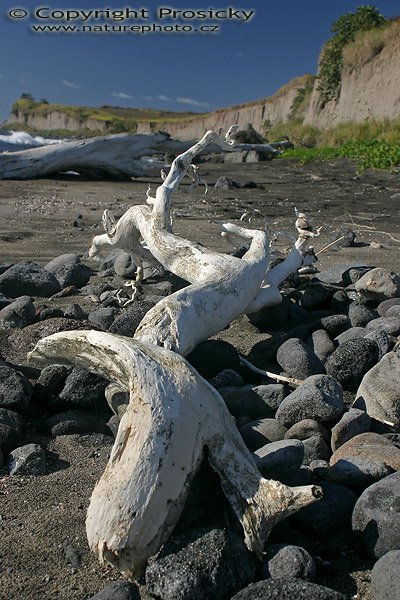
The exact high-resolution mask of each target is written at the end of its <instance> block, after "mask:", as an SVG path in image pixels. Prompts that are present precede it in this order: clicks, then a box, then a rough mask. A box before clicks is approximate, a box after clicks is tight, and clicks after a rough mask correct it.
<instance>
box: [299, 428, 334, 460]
mask: <svg viewBox="0 0 400 600" xmlns="http://www.w3.org/2000/svg"><path fill="white" fill-rule="evenodd" d="M303 446H304V459H303V465H306V466H309V465H310V464H311V463H312V462H313V461H314V460H328V459H329V457H330V455H331V453H330V450H329V447H328V445H327V443H326V442H325V441H324V440H323V439H322V437H321V436H319V435H314V436H311V437H309V438H307V439H306V440H303Z"/></svg>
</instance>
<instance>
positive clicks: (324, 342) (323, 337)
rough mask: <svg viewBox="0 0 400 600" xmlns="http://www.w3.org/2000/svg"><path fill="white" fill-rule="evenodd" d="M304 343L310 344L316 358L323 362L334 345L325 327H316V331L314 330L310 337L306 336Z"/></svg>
mask: <svg viewBox="0 0 400 600" xmlns="http://www.w3.org/2000/svg"><path fill="white" fill-rule="evenodd" d="M306 343H307V344H308V345H309V346H310V348H311V349H312V351H313V352H314V354H315V355H316V356H317V358H319V360H320V361H321V362H323V363H325V362H326V360H327V358H328V357H329V356H330V355H331V354H332V352H334V350H335V345H334V343H333V342H332V340H331V338H330V337H329V335H328V334H327V332H326V331H325V329H317V331H314V332H313V333H312V334H311V335H310V337H309V338H307V340H306Z"/></svg>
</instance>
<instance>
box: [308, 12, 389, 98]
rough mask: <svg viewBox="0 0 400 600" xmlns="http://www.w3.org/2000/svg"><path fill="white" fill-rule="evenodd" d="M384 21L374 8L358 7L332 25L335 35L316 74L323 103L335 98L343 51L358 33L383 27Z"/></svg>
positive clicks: (337, 92)
mask: <svg viewBox="0 0 400 600" xmlns="http://www.w3.org/2000/svg"><path fill="white" fill-rule="evenodd" d="M385 22H386V20H385V17H383V16H382V15H381V14H380V13H379V11H378V9H376V8H375V7H374V6H359V7H358V8H357V10H356V11H355V13H345V14H344V15H341V16H340V17H339V18H338V19H337V20H336V21H335V22H334V23H333V25H332V27H331V31H332V32H333V33H334V34H335V35H334V36H333V37H332V38H331V39H330V40H329V42H327V44H326V45H325V48H324V50H323V53H322V58H321V64H320V69H319V73H318V79H319V83H318V90H319V93H320V95H321V99H322V101H323V103H326V102H328V101H329V100H333V99H334V98H337V97H338V96H339V93H340V83H341V76H342V69H343V50H344V48H345V46H346V45H347V44H349V43H350V42H353V41H354V40H355V38H356V36H357V34H358V33H359V32H363V31H366V30H371V29H374V28H376V27H382V26H384V24H385Z"/></svg>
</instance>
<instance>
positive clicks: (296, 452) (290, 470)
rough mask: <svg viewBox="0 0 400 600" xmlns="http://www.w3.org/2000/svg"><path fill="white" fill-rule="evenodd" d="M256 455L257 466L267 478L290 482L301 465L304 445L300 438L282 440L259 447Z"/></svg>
mask: <svg viewBox="0 0 400 600" xmlns="http://www.w3.org/2000/svg"><path fill="white" fill-rule="evenodd" d="M255 457H256V462H257V466H258V468H259V469H260V472H261V473H262V474H263V476H264V477H265V478H266V479H276V480H278V481H281V482H282V483H289V482H290V481H291V479H292V477H293V475H294V473H296V472H297V471H298V470H299V469H300V467H301V464H302V462H303V458H304V447H303V443H302V442H300V440H280V441H278V442H272V443H270V444H266V445H265V446H263V447H262V448H259V449H258V450H257V451H256V452H255Z"/></svg>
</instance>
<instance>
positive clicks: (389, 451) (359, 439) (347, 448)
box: [330, 432, 400, 471]
mask: <svg viewBox="0 0 400 600" xmlns="http://www.w3.org/2000/svg"><path fill="white" fill-rule="evenodd" d="M354 458H364V459H366V460H369V461H371V462H378V463H384V464H385V465H388V466H389V467H390V468H392V469H393V470H394V471H397V470H400V448H397V447H396V446H395V445H394V444H393V443H392V442H391V441H390V440H389V439H388V438H386V437H385V436H383V435H380V434H379V433H373V432H367V433H360V434H358V435H356V436H354V437H352V438H351V439H350V440H349V441H348V442H345V443H344V444H342V445H341V446H340V447H339V448H338V449H337V450H336V451H335V452H334V453H333V454H332V456H331V460H330V464H331V465H334V464H335V463H336V462H338V461H339V460H347V461H349V462H351V461H352V459H354Z"/></svg>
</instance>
